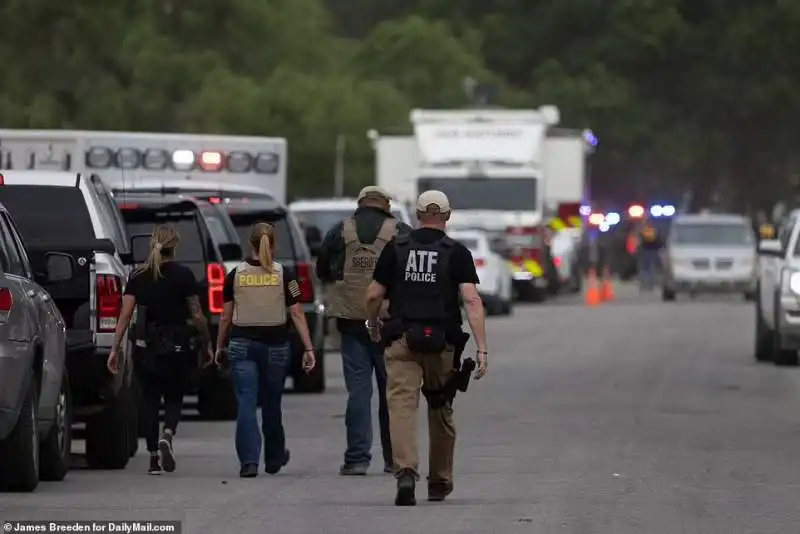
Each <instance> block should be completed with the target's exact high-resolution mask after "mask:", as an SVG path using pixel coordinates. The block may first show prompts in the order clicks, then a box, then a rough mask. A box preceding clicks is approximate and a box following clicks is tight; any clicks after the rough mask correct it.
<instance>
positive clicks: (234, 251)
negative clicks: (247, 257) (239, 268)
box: [219, 243, 244, 261]
mask: <svg viewBox="0 0 800 534" xmlns="http://www.w3.org/2000/svg"><path fill="white" fill-rule="evenodd" d="M219 253H220V256H222V261H238V260H241V259H242V258H244V252H243V251H242V247H241V246H240V245H239V244H238V243H221V244H220V245H219Z"/></svg>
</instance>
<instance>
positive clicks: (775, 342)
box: [772, 328, 798, 367]
mask: <svg viewBox="0 0 800 534" xmlns="http://www.w3.org/2000/svg"><path fill="white" fill-rule="evenodd" d="M772 363H774V364H775V365H777V366H778V367H795V366H796V365H797V363H798V357H797V351H796V350H794V349H784V348H782V347H781V333H780V330H778V329H777V328H776V329H775V330H773V331H772Z"/></svg>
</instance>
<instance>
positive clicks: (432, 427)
mask: <svg viewBox="0 0 800 534" xmlns="http://www.w3.org/2000/svg"><path fill="white" fill-rule="evenodd" d="M386 372H387V375H388V383H387V399H388V402H389V430H390V434H391V436H392V457H393V461H394V469H395V473H399V472H400V471H401V470H408V471H411V472H412V473H413V474H414V476H415V477H417V478H419V455H418V453H417V408H419V397H420V393H421V388H422V384H423V383H424V384H425V386H426V387H427V388H428V389H439V388H441V387H442V386H443V385H444V383H445V382H446V381H447V379H448V378H450V376H451V375H453V374H454V373H455V369H454V368H453V349H452V347H450V346H448V350H446V351H445V352H443V353H442V354H439V355H435V354H433V355H432V354H418V353H414V352H412V351H410V350H409V349H408V345H407V344H406V340H405V336H404V337H402V338H400V339H399V340H397V341H395V342H394V343H392V344H391V346H389V347H388V348H387V349H386ZM428 434H429V436H430V445H429V446H430V452H429V466H428V483H429V484H430V483H442V484H445V485H448V486H452V484H453V451H454V449H455V444H456V427H455V424H454V423H453V407H452V406H451V405H450V404H448V405H447V406H445V407H442V408H439V409H435V410H432V409H430V408H428Z"/></svg>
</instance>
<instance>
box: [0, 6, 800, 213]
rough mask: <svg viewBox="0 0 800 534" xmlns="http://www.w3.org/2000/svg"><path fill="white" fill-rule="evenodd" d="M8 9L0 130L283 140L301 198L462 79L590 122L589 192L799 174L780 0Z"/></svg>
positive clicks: (732, 187)
mask: <svg viewBox="0 0 800 534" xmlns="http://www.w3.org/2000/svg"><path fill="white" fill-rule="evenodd" d="M0 18H1V19H2V20H3V21H4V22H5V23H6V24H5V25H4V28H5V35H4V39H3V41H2V43H0V65H2V66H3V79H2V88H1V89H0V121H2V124H3V126H4V127H21V128H25V127H30V128H51V127H55V128H61V127H63V128H97V129H114V130H145V131H147V130H150V131H176V132H179V131H190V132H208V133H239V134H254V135H280V136H286V137H287V138H288V139H289V145H290V174H291V181H290V192H291V193H293V194H295V195H300V194H302V195H314V194H319V195H328V194H331V192H332V175H333V168H334V159H335V147H336V140H337V138H339V137H344V139H345V140H346V141H347V156H346V166H347V179H348V188H349V189H351V190H352V189H354V188H356V187H358V186H360V185H363V184H365V183H369V182H370V181H371V180H372V171H373V162H372V154H371V149H370V146H369V143H368V140H367V138H366V135H365V133H366V132H367V130H369V129H372V128H374V129H377V130H378V131H381V130H387V129H397V128H403V127H407V126H408V124H407V118H408V112H409V111H410V109H411V108H412V107H461V106H465V105H467V104H468V101H467V97H466V95H465V93H464V91H463V89H462V81H463V79H464V78H465V77H472V78H474V79H476V80H479V81H483V82H489V83H493V84H496V85H497V86H499V87H501V103H502V104H504V105H508V106H513V107H521V106H538V105H542V104H555V105H557V106H558V107H559V108H560V109H561V111H562V124H563V125H564V126H568V127H576V128H582V127H591V128H592V129H593V130H594V131H595V132H596V133H597V134H598V136H599V138H600V140H601V144H600V149H599V150H598V152H597V154H595V155H594V156H593V163H592V167H593V169H592V170H593V176H592V178H593V186H594V188H595V190H596V192H599V193H603V192H605V193H606V194H608V195H610V196H613V197H615V198H617V199H620V200H621V197H624V196H625V195H629V196H633V195H655V194H657V192H663V193H669V194H678V193H679V192H682V191H684V190H686V189H693V190H695V192H698V193H701V194H703V193H704V194H711V193H712V192H714V190H715V189H720V188H722V189H725V190H726V191H725V192H726V193H727V194H728V195H730V196H732V197H735V198H738V199H739V200H740V201H741V202H742V203H745V202H747V203H751V204H758V203H764V202H768V201H772V200H774V197H776V196H778V195H781V194H785V189H786V188H787V187H788V183H789V180H790V178H791V177H793V176H795V175H796V174H798V173H800V161H798V159H800V158H798V156H797V155H796V154H797V153H798V150H797V148H796V147H797V146H798V145H800V139H798V137H800V134H799V133H798V132H797V129H796V128H795V122H796V121H795V117H797V116H798V113H799V112H800V92H799V91H798V90H797V87H800V83H799V82H800V80H799V79H798V78H800V68H798V67H800V59H798V56H797V55H796V54H794V53H792V52H793V51H795V50H797V49H798V45H800V33H798V32H797V31H795V30H796V28H797V27H798V25H799V24H800V3H798V2H794V1H792V0H749V1H744V0H724V1H723V0H616V1H614V2H602V1H600V0H496V1H495V2H485V1H478V0H461V1H460V2H455V3H454V2H451V1H447V2H445V1H444V0H385V1H381V2H375V1H367V0H202V1H201V0H136V1H133V0H116V1H114V2H96V1H93V0H66V1H64V2H52V1H47V0H6V1H5V2H3V3H2V4H0ZM756 182H757V183H758V184H759V187H758V188H755V187H753V184H754V183H756ZM626 200H627V199H626ZM621 201H623V200H621Z"/></svg>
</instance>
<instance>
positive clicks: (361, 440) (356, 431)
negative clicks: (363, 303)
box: [341, 334, 392, 465]
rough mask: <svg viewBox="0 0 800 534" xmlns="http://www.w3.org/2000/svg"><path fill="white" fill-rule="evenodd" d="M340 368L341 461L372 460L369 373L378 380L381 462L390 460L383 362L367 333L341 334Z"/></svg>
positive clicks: (355, 462) (370, 382) (384, 365)
mask: <svg viewBox="0 0 800 534" xmlns="http://www.w3.org/2000/svg"><path fill="white" fill-rule="evenodd" d="M341 350H342V367H343V368H344V383H345V386H346V387H347V412H346V414H345V419H344V421H345V425H346V426H347V450H346V451H345V453H344V463H345V464H348V465H352V464H369V463H370V462H371V461H372V453H371V452H370V451H371V449H372V373H373V371H374V373H375V379H376V381H377V383H378V421H379V423H380V427H381V447H382V449H383V461H384V464H387V465H391V463H392V441H391V439H390V437H389V408H388V405H387V403H386V363H385V362H384V360H383V352H382V351H381V350H380V348H379V347H378V346H377V345H376V344H375V343H373V342H372V341H371V340H370V339H369V338H368V337H366V336H358V335H353V334H342V349H341Z"/></svg>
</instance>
